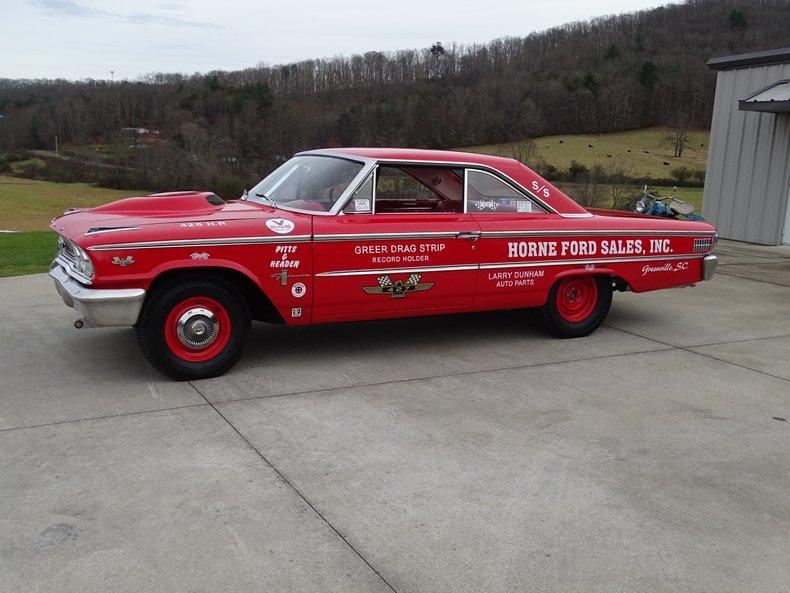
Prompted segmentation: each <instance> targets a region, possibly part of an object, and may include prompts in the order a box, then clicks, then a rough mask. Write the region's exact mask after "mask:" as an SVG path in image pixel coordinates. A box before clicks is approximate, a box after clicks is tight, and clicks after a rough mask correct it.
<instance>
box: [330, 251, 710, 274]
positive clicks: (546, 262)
mask: <svg viewBox="0 0 790 593" xmlns="http://www.w3.org/2000/svg"><path fill="white" fill-rule="evenodd" d="M702 257H704V256H703V255H701V254H685V255H647V256H642V257H610V258H600V259H559V260H558V259H542V260H539V261H529V262H524V261H518V262H498V263H488V264H458V265H452V266H422V267H416V268H375V269H371V270H336V271H331V272H320V273H318V274H316V277H318V276H321V277H328V276H329V277H334V276H366V275H372V274H398V273H405V272H409V273H411V272H457V271H463V270H467V271H468V270H493V269H498V268H540V267H545V266H578V265H586V264H609V263H620V262H626V263H628V262H641V261H667V260H678V259H700V258H702Z"/></svg>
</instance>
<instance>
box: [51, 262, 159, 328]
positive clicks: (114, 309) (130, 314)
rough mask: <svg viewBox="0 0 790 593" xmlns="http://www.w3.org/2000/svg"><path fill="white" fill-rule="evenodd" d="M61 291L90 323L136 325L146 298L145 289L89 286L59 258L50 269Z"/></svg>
mask: <svg viewBox="0 0 790 593" xmlns="http://www.w3.org/2000/svg"><path fill="white" fill-rule="evenodd" d="M49 275H50V277H51V278H52V279H53V280H54V281H55V288H56V289H57V291H58V294H59V295H60V297H61V298H62V299H63V302H64V303H66V304H67V305H68V306H69V307H72V308H73V309H76V310H77V311H79V312H80V313H82V315H83V317H85V320H86V321H87V322H88V323H89V324H91V325H98V326H110V327H112V326H119V325H134V324H135V323H137V318H138V317H139V316H140V309H141V308H142V306H143V300H144V299H145V290H143V289H142V288H121V289H95V288H87V287H85V286H83V285H82V284H80V283H79V282H77V281H76V280H74V279H73V278H71V276H69V275H68V274H67V273H66V270H65V269H64V268H63V267H62V266H61V265H60V264H59V263H58V262H57V261H56V262H54V263H53V264H52V269H51V270H50V271H49Z"/></svg>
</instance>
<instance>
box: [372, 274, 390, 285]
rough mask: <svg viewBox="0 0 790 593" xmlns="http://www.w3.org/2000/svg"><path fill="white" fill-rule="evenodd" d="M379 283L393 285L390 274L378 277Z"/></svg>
mask: <svg viewBox="0 0 790 593" xmlns="http://www.w3.org/2000/svg"><path fill="white" fill-rule="evenodd" d="M376 280H377V281H378V283H379V286H392V280H390V277H389V276H379V277H378V278H376Z"/></svg>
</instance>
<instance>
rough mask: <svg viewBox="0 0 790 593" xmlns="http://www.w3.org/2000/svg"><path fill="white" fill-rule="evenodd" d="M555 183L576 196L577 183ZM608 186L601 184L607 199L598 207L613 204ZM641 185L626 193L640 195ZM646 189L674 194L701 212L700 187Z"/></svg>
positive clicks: (654, 193)
mask: <svg viewBox="0 0 790 593" xmlns="http://www.w3.org/2000/svg"><path fill="white" fill-rule="evenodd" d="M556 185H557V187H559V188H560V189H561V190H562V191H563V192H565V193H566V194H567V195H569V196H570V197H571V198H574V199H575V198H576V196H575V194H576V191H577V188H578V187H579V185H578V184H575V183H557V184H556ZM609 187H610V186H608V185H605V184H604V185H603V186H602V193H603V195H604V196H606V198H607V201H606V203H603V204H601V205H599V206H597V207H598V208H612V206H613V205H612V203H611V193H610V189H609ZM642 187H643V186H636V185H635V186H633V187H631V188H629V190H628V194H627V195H629V196H634V197H638V196H641V195H642ZM648 189H649V191H650V193H651V194H653V195H654V196H659V197H664V196H667V195H671V196H674V197H676V198H678V199H679V200H683V201H684V202H688V203H689V204H692V205H693V206H694V209H695V210H696V211H697V213H701V212H702V191H703V188H701V187H678V188H677V189H673V187H670V186H664V185H650V186H648Z"/></svg>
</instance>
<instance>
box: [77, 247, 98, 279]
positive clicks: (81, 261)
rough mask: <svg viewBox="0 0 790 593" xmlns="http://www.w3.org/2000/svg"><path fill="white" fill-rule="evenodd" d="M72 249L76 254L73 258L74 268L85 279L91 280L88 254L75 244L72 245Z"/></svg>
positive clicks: (91, 274)
mask: <svg viewBox="0 0 790 593" xmlns="http://www.w3.org/2000/svg"><path fill="white" fill-rule="evenodd" d="M74 249H75V251H76V252H77V256H76V257H75V258H74V267H75V268H76V269H77V271H78V272H79V273H80V274H82V275H83V276H85V277H86V278H93V275H94V270H93V263H92V262H91V259H90V258H89V257H88V254H87V253H85V251H84V250H83V249H82V248H81V247H80V246H79V245H77V244H74Z"/></svg>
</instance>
